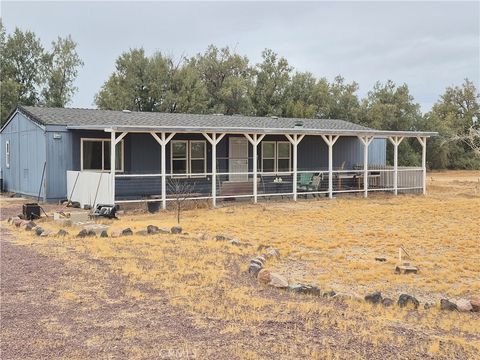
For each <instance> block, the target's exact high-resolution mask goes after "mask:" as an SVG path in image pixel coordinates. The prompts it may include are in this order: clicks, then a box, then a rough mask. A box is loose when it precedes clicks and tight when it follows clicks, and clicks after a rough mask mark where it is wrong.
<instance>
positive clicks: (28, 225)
mask: <svg viewBox="0 0 480 360" xmlns="http://www.w3.org/2000/svg"><path fill="white" fill-rule="evenodd" d="M35 226H37V224H35V223H34V222H33V221H29V222H28V223H26V224H25V230H27V231H31V230H32V229H33V228H34V227H35Z"/></svg>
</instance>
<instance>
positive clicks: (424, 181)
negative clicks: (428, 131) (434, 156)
mask: <svg viewBox="0 0 480 360" xmlns="http://www.w3.org/2000/svg"><path fill="white" fill-rule="evenodd" d="M417 139H418V141H419V142H420V145H422V188H423V195H427V137H426V136H417Z"/></svg>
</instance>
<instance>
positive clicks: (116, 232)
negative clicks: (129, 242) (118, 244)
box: [110, 229, 122, 238]
mask: <svg viewBox="0 0 480 360" xmlns="http://www.w3.org/2000/svg"><path fill="white" fill-rule="evenodd" d="M110 236H111V237H112V238H117V237H120V236H122V230H120V229H114V230H112V232H111V233H110Z"/></svg>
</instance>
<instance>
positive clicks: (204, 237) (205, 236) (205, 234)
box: [198, 233, 210, 241]
mask: <svg viewBox="0 0 480 360" xmlns="http://www.w3.org/2000/svg"><path fill="white" fill-rule="evenodd" d="M198 239H199V240H202V241H205V240H208V239H210V237H209V236H208V234H207V233H201V234H200V235H198Z"/></svg>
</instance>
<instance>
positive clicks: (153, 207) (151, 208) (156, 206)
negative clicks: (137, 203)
mask: <svg viewBox="0 0 480 360" xmlns="http://www.w3.org/2000/svg"><path fill="white" fill-rule="evenodd" d="M151 199H159V197H158V196H151V197H150V198H149V200H150V201H147V209H148V212H149V213H152V214H153V213H156V212H159V211H160V199H159V201H151Z"/></svg>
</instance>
